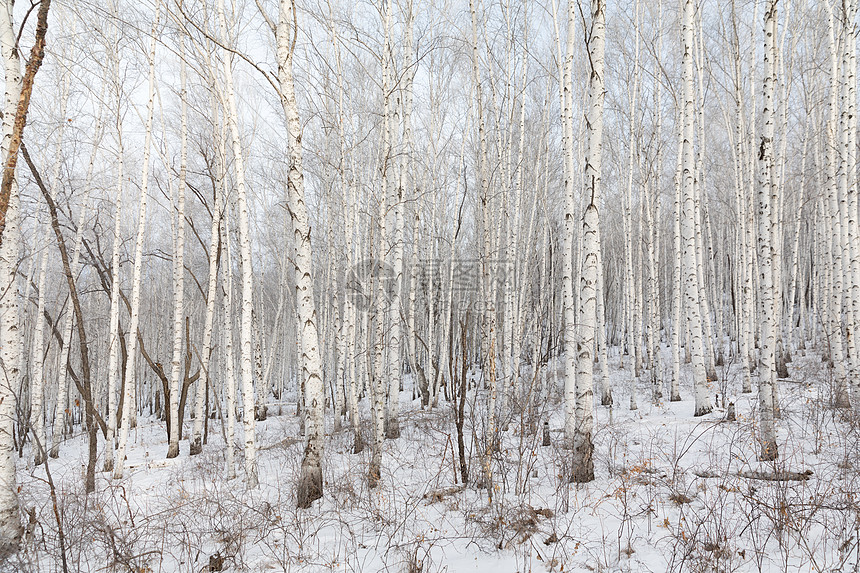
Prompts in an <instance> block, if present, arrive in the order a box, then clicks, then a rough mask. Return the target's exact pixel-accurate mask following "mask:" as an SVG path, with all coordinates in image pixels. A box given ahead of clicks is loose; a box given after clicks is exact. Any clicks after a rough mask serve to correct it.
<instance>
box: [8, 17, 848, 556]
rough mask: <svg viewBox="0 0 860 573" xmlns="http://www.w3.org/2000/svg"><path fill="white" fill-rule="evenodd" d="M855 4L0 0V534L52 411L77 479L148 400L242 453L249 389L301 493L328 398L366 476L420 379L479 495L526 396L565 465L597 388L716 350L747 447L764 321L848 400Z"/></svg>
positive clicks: (108, 457) (716, 382) (187, 435)
mask: <svg viewBox="0 0 860 573" xmlns="http://www.w3.org/2000/svg"><path fill="white" fill-rule="evenodd" d="M856 12H857V6H856V2H855V1H854V0H838V1H835V0H825V1H824V2H807V1H798V0H794V1H791V2H789V1H788V0H779V1H777V0H745V1H741V0H714V1H708V2H695V1H693V0H683V1H681V2H679V3H670V2H657V3H654V2H641V1H637V2H633V3H629V2H625V3H607V2H606V1H605V0H579V1H577V2H574V1H571V2H569V3H568V4H564V3H559V2H557V1H556V0H546V1H545V2H543V1H541V2H532V1H525V0H501V1H499V2H486V1H485V2H479V1H478V0H469V2H443V3H433V2H421V1H420V0H384V1H382V2H369V3H362V2H358V3H344V2H338V1H337V0H327V1H326V2H323V3H315V4H314V3H303V2H298V3H297V2H295V1H294V0H278V1H275V0H257V1H255V2H233V3H229V4H228V3H226V2H225V0H217V1H215V2H187V1H185V2H183V1H181V0H155V1H153V2H144V3H139V2H136V3H126V2H122V1H121V0H112V1H110V2H107V3H96V4H93V3H86V2H77V1H75V2H70V3H68V4H62V5H55V6H53V7H51V5H50V2H48V1H47V0H42V2H41V4H40V6H39V10H38V13H37V14H36V15H33V14H30V13H29V12H27V10H26V9H25V7H24V6H15V5H14V3H13V2H12V1H11V0H4V1H3V2H2V6H0V54H2V58H3V63H4V70H5V99H4V107H3V118H2V121H3V141H2V157H3V165H4V173H3V182H2V187H1V188H0V231H2V235H0V284H2V297H0V360H2V369H3V376H2V378H0V541H2V542H3V543H4V544H14V543H16V541H17V539H18V538H19V536H20V535H21V525H20V518H19V509H18V507H17V497H16V487H17V486H16V478H15V459H16V457H19V456H24V455H29V456H32V463H33V464H35V465H37V466H38V465H40V464H43V463H45V462H46V458H47V459H48V463H50V459H49V458H55V457H58V456H62V455H63V449H64V446H65V444H66V439H67V438H69V437H71V436H73V435H76V434H77V433H78V432H79V431H81V430H85V437H84V438H83V439H84V440H85V442H86V444H87V448H88V466H87V471H86V474H85V489H86V491H88V492H90V491H93V490H94V489H96V488H97V487H98V480H97V473H98V472H99V471H100V470H101V471H104V472H106V473H105V474H104V479H117V480H118V479H122V478H123V475H124V473H125V472H124V460H125V457H126V452H127V450H128V447H129V439H130V431H132V430H133V428H134V427H135V425H136V424H137V423H138V420H140V419H141V418H144V417H150V416H152V417H154V418H155V419H156V420H158V421H159V422H158V423H160V424H163V427H164V429H165V438H166V443H167V450H166V451H165V452H164V454H165V455H166V456H167V457H176V456H184V455H188V454H190V455H196V454H199V453H200V452H201V451H203V450H205V449H206V448H211V447H218V448H223V444H221V442H220V441H217V442H216V441H214V440H210V437H211V436H212V435H214V434H215V433H219V434H220V433H221V432H222V430H221V427H222V424H223V428H224V429H223V435H224V437H225V439H226V441H227V447H226V448H224V459H225V466H226V467H225V468H224V477H225V479H240V478H241V479H242V480H244V484H245V486H246V487H248V488H255V487H257V485H258V481H259V477H258V475H259V474H258V469H257V456H256V452H257V447H258V443H257V437H256V423H257V422H258V421H262V420H265V419H266V417H267V416H269V415H284V416H293V415H297V416H299V419H300V424H299V426H300V431H301V432H302V437H303V439H304V440H305V442H304V443H305V450H304V458H303V461H302V464H301V476H300V478H299V479H298V480H297V483H298V484H299V485H298V490H297V492H296V502H297V505H298V506H299V507H300V508H307V507H309V506H310V505H311V504H312V503H313V502H314V501H315V500H317V499H319V498H320V497H323V496H325V495H326V492H325V491H324V487H323V477H322V476H323V474H322V466H323V465H324V464H325V463H326V455H325V449H324V447H325V442H326V435H327V434H329V433H330V432H332V431H340V430H341V429H342V428H344V427H345V428H347V429H348V431H349V433H350V434H351V435H352V440H353V451H354V452H356V453H358V452H360V451H362V450H363V449H364V447H365V446H366V445H367V446H369V447H370V448H371V450H372V456H371V457H370V463H369V467H368V468H367V477H368V480H369V483H370V485H371V487H375V486H377V485H378V484H379V482H380V480H382V479H383V477H384V472H385V465H386V461H385V459H384V457H383V454H384V451H385V441H386V439H392V440H395V439H399V437H400V434H401V430H402V427H403V424H402V422H401V420H400V416H401V414H400V410H399V408H400V405H401V403H403V402H406V401H411V403H412V404H414V406H415V407H416V408H418V407H420V408H443V407H449V405H450V407H451V408H452V410H453V422H452V423H453V424H454V426H455V427H456V431H457V437H458V456H457V462H456V463H457V464H458V466H459V475H460V477H461V478H462V480H463V482H467V481H473V482H475V483H477V485H479V486H482V487H485V488H486V491H487V493H488V497H489V500H490V502H492V500H493V492H494V487H493V486H494V455H495V453H496V451H497V447H496V446H497V443H498V436H499V434H500V432H505V431H507V430H508V429H509V427H510V425H511V424H513V423H518V424H519V423H520V422H521V421H525V425H524V427H523V431H528V432H536V431H537V430H538V428H539V427H541V426H542V424H539V423H538V422H543V421H544V420H546V419H547V418H548V414H549V412H550V409H549V404H550V403H551V402H552V400H553V399H555V398H558V397H559V396H560V397H561V400H562V402H563V410H564V415H565V424H564V428H563V433H562V434H561V436H562V437H561V439H562V440H563V442H564V444H563V445H564V446H565V447H567V448H569V450H568V451H569V456H570V461H571V463H570V464H569V465H568V466H566V471H567V472H569V475H568V477H569V479H570V480H571V481H574V482H588V481H591V480H593V479H594V474H595V469H594V463H593V460H592V457H593V451H594V445H593V443H592V432H593V416H594V408H595V407H615V408H620V407H629V408H631V409H635V408H637V407H638V405H639V404H640V403H642V402H643V401H653V402H655V403H662V402H663V401H664V400H669V401H679V400H683V399H691V400H692V402H691V408H690V415H691V416H704V415H708V414H711V413H712V411H713V408H714V406H715V400H718V402H719V403H726V402H729V401H731V400H732V399H733V393H734V392H735V389H734V387H733V386H730V385H729V384H728V376H727V373H728V371H729V367H731V366H735V367H736V368H737V371H738V372H739V373H740V374H741V379H742V388H741V389H740V391H743V392H752V391H753V389H754V388H756V391H757V392H758V398H759V408H758V416H759V420H758V425H757V432H758V435H757V437H758V440H759V443H760V451H759V457H760V458H761V459H763V460H770V459H775V458H777V457H778V455H779V433H778V426H779V418H780V407H779V406H780V392H779V386H780V380H781V379H783V378H785V377H786V376H787V370H786V363H787V362H788V361H789V360H790V358H791V354H792V353H793V352H796V351H797V350H798V349H805V348H809V347H812V348H815V349H816V350H817V351H818V352H820V353H821V355H822V356H823V357H824V359H825V361H826V363H827V367H828V368H829V369H830V371H831V374H832V379H833V380H834V382H835V384H834V392H833V396H832V401H833V404H834V406H837V407H852V406H856V405H857V404H858V400H860V398H858V392H860V374H858V370H860V356H858V352H860V349H858V347H857V343H856V335H855V332H856V328H857V326H858V321H860V228H858V208H860V205H858V199H857V159H856V158H857V120H856V98H857V96H856V91H857V90H856V73H855V71H856V65H857V63H856V41H857V38H856V28H855V26H856V23H855V21H856ZM565 16H566V17H565ZM22 20H23V21H24V23H23V24H21V22H22ZM46 27H47V28H46ZM46 29H47V33H46ZM45 39H46V41H47V47H46V48H45V54H44V65H43V66H42V72H41V73H39V75H38V76H36V71H37V70H38V69H39V66H40V64H41V62H42V54H41V49H42V46H43V42H44V40H45ZM31 45H32V46H33V49H32V50H31V51H29V52H28V51H27V50H26V49H25V47H29V46H31ZM28 54H29V55H28ZM34 78H35V80H34ZM31 93H32V98H31V97H30V94H31ZM28 112H29V113H28ZM25 125H26V130H24V127H25ZM19 156H21V157H23V158H24V159H25V161H23V162H22V161H18V157H19ZM16 164H17V165H16ZM58 255H59V256H58ZM616 357H617V358H618V359H620V365H621V366H622V367H623V369H624V384H622V385H617V384H616V385H615V386H614V387H613V384H612V383H611V382H610V378H609V367H608V363H609V361H610V359H613V360H615V358H616ZM685 361H686V362H689V363H690V368H689V370H685V369H684V368H683V367H682V364H683V363H684V362H685ZM687 372H689V376H688V375H687ZM754 380H755V381H757V385H754V384H753V381H754ZM595 391H597V392H598V400H596V401H595V399H594V392H595ZM467 396H469V397H470V398H469V399H468V400H467ZM621 396H625V397H626V398H627V399H628V400H627V401H626V402H625V403H624V404H622V403H620V401H619V399H618V398H619V397H621ZM472 398H474V399H472ZM595 402H598V403H599V405H595ZM467 406H468V408H467ZM239 420H241V436H242V441H241V444H242V445H241V448H240V449H241V451H242V452H243V454H244V455H243V460H244V471H242V472H240V471H238V469H237V467H236V465H237V464H236V460H235V457H234V456H235V452H236V451H237V447H236V446H237V440H238V439H239V435H238V432H237V425H236V422H237V421H239ZM186 425H187V426H188V428H190V429H186ZM470 436H471V437H470ZM470 439H471V440H473V441H474V444H473V445H474V446H475V448H474V449H471V448H466V447H465V443H466V442H467V441H468V440H470ZM210 442H215V443H217V444H221V445H214V444H212V443H210ZM186 444H187V446H186ZM467 449H468V450H469V451H473V452H475V459H470V457H469V455H468V454H467ZM27 452H29V453H27ZM99 459H101V460H103V465H102V466H99V465H98V460H99Z"/></svg>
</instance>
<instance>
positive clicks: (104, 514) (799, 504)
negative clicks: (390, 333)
mask: <svg viewBox="0 0 860 573" xmlns="http://www.w3.org/2000/svg"><path fill="white" fill-rule="evenodd" d="M618 362H619V357H618V356H617V355H615V356H613V358H612V359H611V365H612V372H611V378H612V383H613V392H614V396H615V404H616V406H615V407H614V408H613V409H612V410H610V409H608V408H605V407H602V406H597V407H596V415H597V425H596V427H597V431H596V434H595V469H596V474H597V478H596V479H595V481H593V482H592V483H589V484H586V485H576V484H568V483H567V482H566V480H565V479H563V476H564V474H565V469H564V468H565V465H566V460H567V458H568V457H569V453H568V452H567V451H566V450H564V449H563V448H561V443H560V442H561V440H560V436H561V434H560V432H559V428H561V426H562V421H563V415H562V412H561V406H560V402H559V398H560V389H559V388H553V390H552V392H551V397H550V400H549V402H548V404H546V406H545V411H544V412H539V414H540V416H541V418H540V420H541V421H542V420H543V419H546V417H547V416H548V418H549V420H550V425H551V428H553V431H552V432H551V434H552V439H553V445H551V446H548V447H542V446H541V445H540V444H541V432H540V425H541V424H534V425H532V424H528V423H527V420H525V419H521V418H520V417H519V415H517V416H516V417H515V419H513V420H512V421H511V423H510V424H509V426H508V429H507V431H505V432H504V433H503V441H502V444H501V447H500V448H499V450H498V452H497V453H496V454H495V456H494V464H493V480H494V482H493V483H494V487H493V489H494V495H493V502H492V504H490V503H488V492H487V490H486V489H480V488H478V487H476V486H475V485H473V484H469V485H467V486H466V487H465V488H464V487H462V484H458V483H457V480H458V478H459V476H458V473H457V471H455V466H454V464H453V459H454V458H455V456H456V451H457V450H456V430H455V427H454V415H453V409H452V406H451V405H450V404H449V403H447V402H444V400H443V401H441V402H440V407H439V408H437V409H435V410H431V411H421V410H420V408H419V402H418V401H416V402H412V401H411V400H409V398H410V397H411V392H409V389H408V387H409V384H407V391H405V392H403V393H402V394H401V396H402V397H403V404H402V422H401V428H402V436H401V438H400V439H398V440H395V441H387V442H386V444H385V452H384V464H383V487H381V488H378V489H376V490H370V489H368V487H367V485H366V479H365V476H366V473H367V466H368V461H369V456H370V451H369V449H366V450H365V451H364V452H363V453H361V454H357V455H356V454H352V453H351V451H352V438H351V435H350V433H349V431H347V430H342V431H339V432H332V428H331V420H330V419H329V420H327V423H328V424H329V428H328V429H329V435H328V436H327V440H326V454H325V455H326V457H325V466H324V478H325V495H324V498H323V500H321V501H319V502H316V503H315V504H314V506H313V507H312V508H311V509H310V510H297V509H296V508H295V493H294V492H295V486H296V480H297V476H298V470H299V465H300V462H301V453H302V444H301V443H300V441H298V440H296V439H295V438H296V436H297V435H298V420H297V418H296V417H295V416H294V415H293V413H294V412H292V411H290V412H286V411H285V412H284V414H283V415H270V416H269V418H268V420H266V421H265V422H262V423H259V424H258V426H257V428H258V432H259V434H258V442H259V443H260V444H261V451H260V452H259V463H260V483H261V485H260V487H259V488H258V489H255V490H252V491H247V490H246V488H245V485H244V481H243V477H242V464H241V457H240V458H239V460H238V463H237V467H238V470H239V474H240V475H239V478H237V479H234V480H231V481H227V480H226V479H225V469H224V455H223V438H222V437H221V434H220V431H221V430H220V422H219V421H217V420H214V421H211V425H210V435H209V436H210V437H209V444H208V446H207V447H206V448H205V449H204V452H203V454H201V455H199V456H195V457H189V456H188V455H187V442H186V441H184V442H183V444H182V454H181V455H180V457H179V458H176V459H173V460H165V459H164V456H165V454H166V452H167V442H166V437H165V431H164V426H163V423H162V422H157V421H155V420H150V419H141V420H140V422H139V425H138V427H137V429H136V430H135V431H133V432H132V434H131V440H133V442H132V443H131V445H130V449H129V453H128V462H127V466H126V467H127V468H128V471H127V472H126V477H125V479H123V480H121V481H114V480H110V479H109V475H108V474H105V473H100V474H99V478H98V487H97V492H96V493H95V494H93V495H90V496H86V495H85V494H84V492H83V479H82V473H83V468H84V465H85V456H86V448H85V442H84V437H83V436H78V437H76V438H74V439H72V440H70V441H69V442H67V443H66V444H64V445H63V447H62V452H61V456H60V458H59V459H57V460H50V466H49V469H50V472H51V475H52V478H53V482H54V484H55V486H56V491H57V494H58V495H57V511H58V512H59V514H60V516H61V521H62V523H63V529H64V542H63V543H64V546H65V554H66V559H67V567H68V571H75V572H76V571H126V572H144V571H147V572H149V571H152V572H199V571H217V570H223V571H350V572H359V571H364V572H376V571H391V572H407V573H418V572H421V573H430V572H437V571H448V572H451V573H460V572H468V571H476V572H487V573H502V572H523V573H525V572H528V571H535V572H537V571H633V572H639V571H643V572H646V571H659V572H663V571H857V570H858V564H860V546H858V533H860V509H858V508H860V479H858V478H860V447H858V443H859V442H858V438H860V417H858V416H857V415H856V414H855V415H852V414H851V413H850V412H846V411H838V410H834V409H833V408H831V407H830V398H831V394H832V393H831V390H830V383H829V381H828V379H827V375H828V371H827V369H826V368H825V365H824V364H823V363H822V362H821V360H820V358H819V356H818V355H817V354H814V353H812V352H810V353H809V354H808V355H807V356H800V355H795V356H794V361H793V362H792V363H791V364H790V365H789V366H790V371H791V379H790V380H788V381H783V382H782V383H781V384H780V394H781V406H782V419H781V420H780V421H779V424H778V428H779V447H780V457H779V460H778V461H777V462H775V463H774V462H768V463H760V462H758V461H757V460H756V453H757V450H758V447H757V443H756V439H755V433H756V415H755V409H756V395H755V393H753V394H747V395H742V394H740V382H741V381H740V375H739V372H738V369H737V367H736V366H724V367H722V368H720V369H719V370H720V372H719V374H720V377H721V379H723V380H725V381H726V383H727V386H728V389H729V391H728V395H729V396H730V399H731V400H734V401H735V403H736V407H737V418H738V419H737V421H735V422H728V421H725V409H724V408H723V407H722V406H723V401H722V398H721V401H720V407H718V408H715V410H714V412H713V413H712V414H711V415H708V416H705V417H702V418H693V417H692V412H693V404H692V396H691V392H690V388H689V387H688V386H682V397H683V398H684V400H683V401H682V402H676V403H669V402H664V403H662V404H661V405H659V406H656V405H653V404H652V403H651V401H650V399H649V393H648V387H647V385H646V384H645V383H642V384H641V385H640V387H639V389H638V404H639V409H638V410H636V411H630V410H629V409H628V407H627V406H628V403H629V388H628V383H629V377H630V371H629V369H628V370H621V369H619V368H618ZM628 368H629V365H628ZM686 374H687V372H686V370H685V375H686ZM559 382H560V380H559ZM718 385H719V383H718ZM714 392H715V393H717V392H719V388H717V387H716V386H715V388H714ZM479 403H480V401H479ZM472 404H473V397H472V396H471V395H470V398H469V406H470V407H468V408H467V409H468V410H470V411H471V405H472ZM362 405H363V406H364V407H365V408H366V407H367V404H366V400H365V402H364V403H363V404H362ZM327 415H328V412H327ZM364 417H365V419H367V412H366V411H365V412H364ZM480 420H481V416H480V408H477V409H476V415H475V416H471V415H470V414H469V413H467V421H466V443H467V449H468V450H469V452H470V453H471V458H470V459H471V475H472V478H473V480H472V481H473V482H475V481H478V480H479V478H480V477H481V475H482V470H481V466H480V457H479V455H478V452H477V451H476V449H475V443H476V441H477V440H478V438H477V437H476V435H477V436H481V435H482V430H481V427H482V422H481V421H480ZM188 423H189V422H188V421H187V420H186V424H188ZM473 426H474V427H475V431H474V433H473V430H472V427H473ZM530 426H532V427H536V428H537V429H538V431H537V432H532V431H529V427H530ZM524 428H525V429H526V430H527V431H525V432H523V431H522V430H523V429H524ZM366 435H368V436H369V432H368V434H366ZM237 443H239V444H241V443H242V442H241V439H239V440H237ZM100 447H101V443H100ZM24 454H25V455H24V457H23V458H22V460H21V461H20V465H19V467H18V480H19V483H20V485H21V488H20V490H21V494H20V500H21V504H22V507H23V508H24V509H25V510H29V509H30V508H35V513H34V514H33V515H34V518H35V521H34V522H32V523H31V525H30V526H29V527H28V530H29V531H28V538H27V540H26V541H25V547H24V550H22V551H21V552H20V553H19V554H18V555H16V556H13V557H11V558H8V559H7V561H6V562H5V563H4V564H3V565H2V567H4V568H6V569H8V570H10V571H39V572H53V571H63V568H62V567H63V566H62V559H61V550H60V542H59V536H58V528H57V520H56V518H55V514H54V510H53V507H52V504H51V497H50V488H49V486H48V483H47V479H46V473H45V468H44V466H42V467H38V468H33V467H32V463H30V465H28V464H27V462H26V460H27V459H28V458H29V456H28V452H27V450H25V452H24ZM237 454H238V456H241V451H240V450H239V449H238V448H237ZM100 466H101V461H100V464H99V467H100ZM807 471H811V472H812V473H811V475H808V474H807V475H805V476H795V475H793V474H792V475H788V474H786V473H785V472H794V473H796V474H802V473H803V472H807ZM753 472H757V473H753ZM750 476H754V477H750ZM765 476H777V477H806V478H807V479H802V480H780V481H768V480H763V479H756V478H760V477H765Z"/></svg>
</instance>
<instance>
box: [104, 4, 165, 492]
mask: <svg viewBox="0 0 860 573" xmlns="http://www.w3.org/2000/svg"><path fill="white" fill-rule="evenodd" d="M160 17H161V0H158V2H157V3H156V8H155V21H154V22H153V25H152V39H151V41H150V44H149V100H148V102H147V105H146V127H145V130H146V132H145V140H144V144H143V167H142V174H141V183H140V204H139V206H138V215H137V217H138V221H137V239H136V241H135V248H134V270H133V271H132V279H131V285H132V287H131V311H130V314H131V317H130V321H129V337H128V338H129V344H128V346H129V348H128V361H127V362H126V368H125V389H124V396H123V402H122V422H121V424H120V435H119V447H118V448H117V456H116V465H115V466H114V470H113V477H114V479H122V472H123V466H124V465H125V448H126V444H127V443H128V431H129V426H130V425H131V417H132V410H133V409H134V407H135V385H136V384H137V379H136V357H137V338H138V337H137V332H138V325H139V324H140V294H141V293H140V289H141V286H142V285H141V272H142V268H143V239H144V237H145V234H146V203H147V197H148V194H149V156H150V152H151V149H152V119H153V111H154V109H155V46H156V39H157V38H156V33H155V30H156V29H157V28H158V22H159V19H160Z"/></svg>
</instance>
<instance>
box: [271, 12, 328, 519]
mask: <svg viewBox="0 0 860 573" xmlns="http://www.w3.org/2000/svg"><path fill="white" fill-rule="evenodd" d="M295 9H296V7H295V6H294V5H293V2H292V0H280V11H279V17H278V26H277V56H278V82H279V86H280V95H281V105H282V106H283V108H284V114H285V116H286V119H287V140H288V143H289V155H290V157H289V172H288V176H287V188H288V190H289V205H290V213H291V217H292V226H293V233H294V235H293V237H294V241H295V249H296V300H297V304H298V315H299V326H300V328H301V330H300V331H299V337H300V339H301V354H302V380H303V381H304V387H305V396H304V397H305V407H306V409H307V413H308V416H307V422H306V426H305V434H306V436H307V444H306V445H305V453H304V458H303V459H302V475H301V478H300V479H299V488H298V492H297V500H298V501H297V504H298V506H299V507H300V508H307V507H310V504H311V503H312V502H313V501H314V500H316V499H319V498H320V497H322V494H323V480H322V458H323V446H324V443H323V438H324V436H325V419H324V417H323V406H324V401H325V400H324V394H323V381H322V365H321V361H320V347H319V336H318V334H317V310H316V304H315V301H314V283H313V269H312V257H311V229H310V223H309V222H308V212H307V207H306V206H305V186H304V172H303V170H302V144H301V141H302V125H301V121H300V119H299V112H298V104H297V103H296V93H295V86H294V84H293V59H292V57H293V52H292V40H293V36H294V35H295V34H298V30H292V33H290V27H291V26H292V23H293V21H294V10H295Z"/></svg>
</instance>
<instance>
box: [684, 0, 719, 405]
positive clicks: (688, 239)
mask: <svg viewBox="0 0 860 573" xmlns="http://www.w3.org/2000/svg"><path fill="white" fill-rule="evenodd" d="M695 10H696V7H695V3H694V2H693V0H684V13H683V20H682V24H681V36H682V38H681V39H682V49H683V60H682V62H683V70H682V82H683V104H684V110H683V115H682V118H683V121H682V125H683V127H682V132H681V138H682V142H683V143H682V157H683V159H682V167H681V189H682V197H683V201H682V211H681V243H682V247H683V251H682V265H681V266H682V270H683V275H684V276H683V281H684V309H685V312H686V322H687V331H688V332H689V334H690V342H689V348H690V355H691V357H692V364H693V390H694V394H695V398H696V408H695V413H694V415H695V416H703V415H705V414H708V413H710V411H711V397H710V392H709V389H708V381H707V376H706V372H705V356H704V353H703V350H702V349H703V341H702V336H703V333H702V317H701V308H700V305H699V288H698V285H699V281H698V276H697V273H696V268H697V265H696V249H697V248H698V245H697V244H696V225H695V217H696V212H697V210H696V189H695V185H696V182H695V168H696V165H695V150H694V148H693V137H694V135H695V133H694V126H695V123H694V122H695V97H694V90H693V32H694V15H695ZM676 326H677V325H676Z"/></svg>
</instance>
